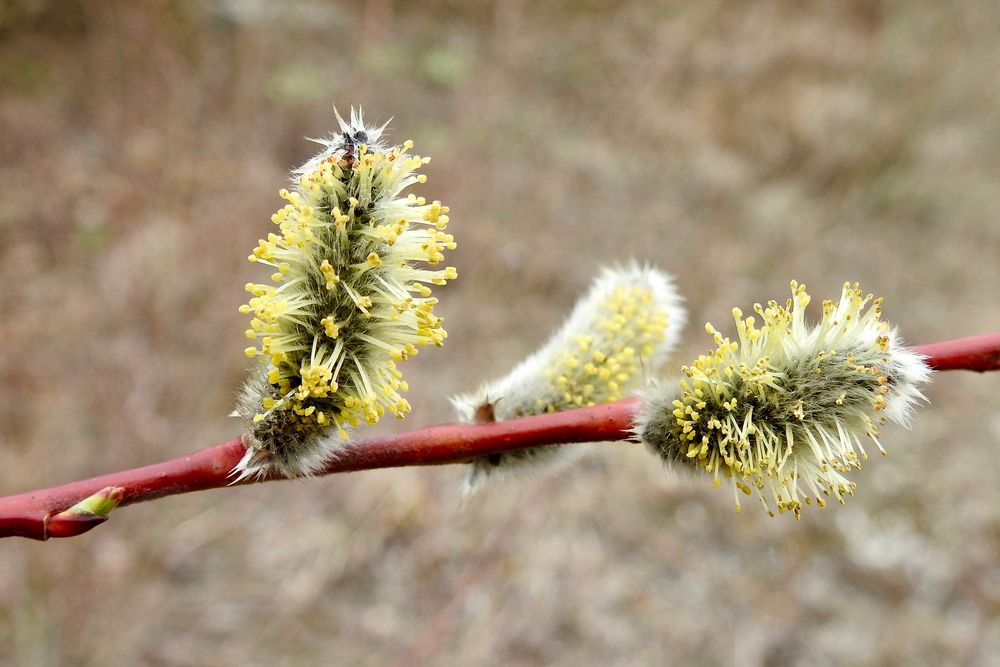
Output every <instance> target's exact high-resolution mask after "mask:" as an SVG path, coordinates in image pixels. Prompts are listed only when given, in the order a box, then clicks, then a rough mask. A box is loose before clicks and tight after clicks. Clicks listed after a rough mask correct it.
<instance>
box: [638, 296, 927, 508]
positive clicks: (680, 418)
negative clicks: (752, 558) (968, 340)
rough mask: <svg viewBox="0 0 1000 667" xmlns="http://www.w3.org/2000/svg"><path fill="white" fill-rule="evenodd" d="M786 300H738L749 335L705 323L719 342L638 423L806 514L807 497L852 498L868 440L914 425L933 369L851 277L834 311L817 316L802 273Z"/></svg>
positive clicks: (744, 485)
mask: <svg viewBox="0 0 1000 667" xmlns="http://www.w3.org/2000/svg"><path fill="white" fill-rule="evenodd" d="M791 287H792V298H791V299H789V300H788V301H787V303H786V304H785V306H783V307H782V306H779V305H778V304H777V303H776V302H774V301H770V302H768V304H767V306H766V307H764V306H761V305H760V304H756V305H755V306H754V311H755V312H756V313H757V315H758V316H759V317H760V318H761V320H762V324H761V327H760V328H757V326H756V319H755V318H754V317H753V316H750V317H747V318H744V317H743V314H742V313H741V312H740V310H739V309H738V308H734V309H733V318H734V319H735V321H736V329H737V333H738V336H739V341H738V342H737V341H730V339H728V338H723V337H722V334H720V333H719V332H718V331H717V330H716V329H715V328H714V327H713V326H712V325H711V324H707V325H706V326H705V328H706V331H708V333H709V334H711V335H712V336H713V337H714V339H715V343H716V345H717V346H718V347H717V348H716V349H715V350H714V351H712V352H710V353H708V354H707V355H704V356H701V357H698V359H697V360H696V361H695V362H694V364H693V365H692V366H689V367H684V368H683V371H684V373H685V374H686V375H687V378H686V379H684V380H681V381H680V383H679V385H674V386H670V385H663V386H660V387H659V388H657V389H655V390H653V391H652V392H650V395H649V396H648V399H647V401H646V403H645V405H644V407H643V408H642V410H641V411H640V413H639V415H638V417H637V420H636V430H637V432H638V434H639V436H640V437H641V438H642V440H643V441H644V442H646V443H647V445H648V446H649V447H650V448H651V449H652V450H653V451H655V452H656V453H657V454H659V455H660V456H661V457H662V458H663V459H664V460H666V461H668V462H670V463H673V464H676V465H678V466H680V467H690V468H693V469H696V470H700V471H702V472H703V473H706V474H708V475H710V476H711V477H712V479H713V483H714V485H715V486H719V485H720V484H721V482H722V480H721V478H722V477H726V478H728V479H729V483H730V484H731V486H732V489H733V495H734V497H735V499H736V509H737V511H739V510H740V501H739V494H740V493H743V494H746V495H750V494H751V493H756V495H757V497H758V498H759V500H760V502H761V504H762V505H763V506H764V509H765V510H767V511H768V512H769V513H771V514H772V515H773V513H774V510H777V511H778V512H785V511H791V512H793V513H794V514H795V516H796V517H798V516H799V515H800V512H801V509H802V505H803V502H804V503H805V504H807V505H808V504H811V503H812V502H813V501H814V500H815V502H816V504H817V505H818V506H820V507H823V506H825V504H826V499H827V498H829V497H833V498H836V499H837V500H838V501H840V502H843V501H844V498H845V496H848V495H853V493H854V489H855V484H854V483H853V482H851V481H849V480H848V479H847V476H846V475H847V474H848V473H849V471H850V470H851V469H854V468H860V467H861V461H863V460H865V459H866V458H867V455H866V451H865V448H864V444H863V441H871V443H872V444H874V446H875V447H876V448H878V450H879V451H881V452H882V453H883V454H884V453H885V450H884V449H882V444H881V443H880V442H879V432H878V427H879V425H880V424H882V423H883V422H884V421H886V420H889V421H893V422H896V423H899V424H904V425H906V424H907V423H908V421H909V416H910V413H911V411H912V408H913V406H914V404H915V403H916V402H917V401H918V400H920V399H922V398H923V395H922V394H921V393H920V391H919V389H918V386H919V385H920V384H922V383H924V382H926V381H927V380H928V378H929V376H930V372H931V371H930V369H929V368H928V367H927V365H926V364H925V363H924V362H923V358H922V357H920V356H919V355H917V354H915V353H913V352H911V351H909V350H907V349H906V348H905V347H903V344H902V341H901V340H900V337H899V334H898V333H897V331H896V329H894V328H892V327H890V326H889V324H888V323H886V322H883V321H880V319H879V318H880V316H881V305H882V299H881V298H877V299H873V297H872V295H870V294H869V295H867V296H864V295H863V294H862V292H861V290H860V289H859V286H858V284H857V283H854V284H853V285H851V284H847V283H845V284H844V287H843V292H842V294H841V298H840V302H839V303H833V302H831V301H824V302H823V319H822V320H821V321H820V323H819V324H818V325H816V326H809V325H807V324H806V323H805V320H804V312H805V308H806V306H807V305H808V304H809V295H808V294H807V293H806V291H805V286H804V285H799V284H798V283H796V282H794V281H793V282H792V284H791Z"/></svg>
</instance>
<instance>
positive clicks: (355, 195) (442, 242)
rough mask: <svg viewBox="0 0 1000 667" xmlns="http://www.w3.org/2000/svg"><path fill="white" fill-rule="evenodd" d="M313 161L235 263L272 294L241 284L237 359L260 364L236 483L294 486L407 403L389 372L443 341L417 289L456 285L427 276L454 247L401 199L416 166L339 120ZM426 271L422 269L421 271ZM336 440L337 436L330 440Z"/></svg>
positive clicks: (245, 395)
mask: <svg viewBox="0 0 1000 667" xmlns="http://www.w3.org/2000/svg"><path fill="white" fill-rule="evenodd" d="M337 118H338V120H339V122H340V132H339V133H337V134H334V135H333V136H331V137H330V138H329V139H321V140H318V142H319V143H320V144H321V145H322V146H323V150H322V151H321V152H320V154H319V155H317V156H316V157H314V158H313V159H311V160H309V161H308V162H307V163H306V164H305V165H303V166H302V167H300V168H299V169H297V170H295V171H294V172H293V190H292V191H288V190H284V189H283V190H282V191H281V193H280V194H281V197H282V198H283V199H285V200H286V202H287V204H286V205H285V206H283V207H282V208H281V209H279V210H278V212H277V213H275V214H274V215H273V216H272V217H271V221H272V222H273V223H274V225H275V226H276V230H275V231H273V232H271V233H270V234H268V235H267V237H266V238H265V239H261V241H260V242H259V243H258V245H257V247H256V248H254V251H253V254H252V255H250V257H249V259H250V261H251V262H255V263H257V264H262V265H264V266H267V267H270V269H271V270H272V271H273V273H272V274H271V282H272V284H257V283H250V284H248V285H247V287H246V289H247V291H249V292H250V293H251V294H252V295H253V297H252V298H251V299H250V300H249V303H247V304H246V305H244V306H243V307H241V309H240V312H243V313H246V314H249V315H252V319H251V320H250V328H249V329H247V330H246V336H247V338H249V339H250V340H253V341H254V342H255V344H254V345H253V346H252V347H248V348H247V349H246V353H247V355H248V356H250V357H251V358H256V359H257V360H258V361H259V362H261V363H260V365H259V367H258V370H257V371H256V372H254V373H252V374H251V377H250V379H249V380H248V381H247V383H246V385H245V386H244V389H243V392H242V394H241V396H240V400H239V404H238V408H237V410H238V413H239V414H240V415H242V416H243V417H244V418H246V420H247V422H248V426H249V433H248V437H247V439H246V444H247V453H246V456H245V457H244V459H243V460H242V461H241V462H240V464H239V465H238V466H237V469H236V471H235V472H236V473H238V474H239V475H240V476H241V477H246V476H251V475H260V474H264V473H267V472H271V471H277V472H280V473H282V474H284V475H287V476H297V475H307V474H310V473H312V472H315V471H317V470H319V469H320V468H321V467H322V466H323V463H324V461H326V460H327V459H328V458H329V457H330V456H332V455H334V454H336V452H337V451H338V450H339V449H340V448H341V447H342V446H343V442H344V441H346V440H347V438H348V433H347V431H348V429H350V428H353V427H355V426H358V425H359V424H361V423H368V424H374V423H375V422H377V421H378V420H379V419H380V418H381V417H382V416H383V415H384V414H385V413H387V412H388V413H390V414H392V415H394V416H396V417H399V418H402V417H403V416H404V415H405V414H406V413H408V412H409V410H410V404H409V403H408V402H407V401H406V399H405V398H403V396H402V394H403V393H405V392H406V390H407V384H406V382H405V381H404V380H403V379H402V374H401V373H400V371H399V370H397V368H396V363H397V362H401V361H403V360H405V359H407V358H409V357H411V356H413V355H414V354H416V353H417V351H418V348H420V347H423V346H426V345H436V346H440V345H442V344H443V342H444V339H445V337H446V335H447V334H446V332H445V330H444V328H443V327H442V326H441V323H442V321H443V320H442V318H441V317H439V316H437V315H435V314H434V306H435V305H436V303H437V299H436V298H434V297H432V296H431V285H444V284H445V283H446V282H447V281H448V280H451V279H453V278H455V277H456V276H457V272H456V270H455V268H454V267H444V268H433V267H435V266H437V265H439V264H440V263H441V262H442V261H443V260H444V252H445V251H446V250H451V249H454V248H455V241H454V238H453V237H452V236H451V234H447V233H445V231H444V230H445V228H446V226H447V224H448V216H447V215H446V214H447V213H448V207H446V206H442V205H441V202H439V201H433V202H427V201H425V200H424V198H423V197H420V196H417V195H416V194H413V193H410V194H406V193H405V192H406V191H407V190H408V189H409V188H410V187H411V186H414V185H417V184H422V183H424V182H425V181H426V180H427V179H426V176H424V175H422V174H418V173H417V171H418V170H419V169H420V168H421V167H422V166H423V165H424V164H426V163H427V162H429V161H430V158H428V157H420V156H419V155H414V154H412V153H411V152H410V151H411V149H412V148H413V142H412V141H409V140H407V141H404V142H403V143H402V144H400V145H398V146H391V145H388V144H387V143H385V142H384V140H383V130H384V129H385V126H384V125H383V126H381V127H378V126H367V125H365V123H364V119H363V118H362V116H361V113H360V112H358V113H355V112H354V110H353V109H352V110H351V117H350V120H349V121H345V120H344V119H342V118H340V116H339V115H338V116H337ZM427 267H432V268H427ZM338 436H339V437H338Z"/></svg>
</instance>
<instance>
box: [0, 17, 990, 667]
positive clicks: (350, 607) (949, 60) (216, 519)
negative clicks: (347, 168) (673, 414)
mask: <svg viewBox="0 0 1000 667" xmlns="http://www.w3.org/2000/svg"><path fill="white" fill-rule="evenodd" d="M998 37H1000V5H997V4H995V3H991V2H986V1H982V2H975V1H968V2H946V3H942V2H938V1H936V0H916V1H912V2H876V1H870V2H869V1H865V0H856V1H853V2H793V1H778V0H769V1H763V2H738V1H735V0H732V1H722V0H706V1H688V2H645V1H640V0H635V1H632V2H622V3H605V2H598V1H597V0H588V1H586V2H571V1H569V0H559V1H547V2H536V3H531V2H521V1H499V0H498V1H496V2H468V3H466V2H454V1H451V2H449V1H438V2H434V1H425V2H415V3H404V2H395V3H394V2H389V1H387V0H382V1H380V2H371V3H368V4H361V3H323V2H318V1H301V2H290V3H277V2H274V3H272V2H266V1H264V0H246V1H242V2H241V1H238V0H228V1H226V0H214V1H210V2H200V3H199V2H167V1H150V2H126V1H120V2H112V1H104V0H95V1H92V2H84V1H69V0H67V1H61V0H2V1H0V149H2V156H3V160H2V162H0V232H2V238H3V242H2V244H0V276H2V281H3V289H2V290H0V313H2V317H0V340H2V342H3V351H2V353H0V382H2V384H0V387H2V389H0V396H2V397H3V400H0V447H2V451H3V452H4V463H3V465H2V466H0V491H2V492H3V493H14V492H19V491H22V490H27V489H29V488H32V487H37V486H46V485H50V484H53V483H56V482H60V481H66V480H69V479H74V478H79V477H83V476H88V475H91V474H96V473H99V472H104V471H108V470H112V469H117V468H121V467H125V466H134V465H140V464H143V463H148V462H152V461H156V460H159V459H162V458H167V457H172V456H176V455H180V454H182V453H184V452H187V451H190V450H192V449H196V448H198V447H201V446H204V445H207V444H210V443H213V442H216V441H219V440H222V439H225V438H227V437H230V436H231V435H232V434H233V433H234V432H236V430H237V429H238V428H239V425H238V424H237V423H235V422H234V421H232V420H227V419H226V418H225V415H226V414H227V413H228V411H229V410H230V409H231V403H232V396H233V394H234V391H235V389H236V387H237V386H238V384H239V382H240V378H241V376H242V373H243V371H244V368H245V358H244V357H243V355H242V353H241V350H242V348H243V347H244V343H243V342H242V341H243V338H242V330H243V329H244V327H245V322H244V318H243V317H242V316H240V315H239V314H238V313H237V307H238V305H239V304H240V303H242V301H243V300H244V298H245V296H244V293H243V291H242V285H243V283H244V282H246V281H247V280H249V279H258V278H259V277H260V276H259V274H258V273H257V272H256V271H255V270H254V267H252V266H250V265H249V264H248V263H247V262H246V259H245V256H246V254H247V252H248V251H249V249H250V248H252V247H253V245H254V243H255V241H256V239H257V238H258V236H260V235H261V234H264V233H265V232H266V229H267V224H268V223H267V219H268V216H269V215H270V213H271V212H272V211H273V210H274V209H276V208H277V206H278V204H279V202H278V199H277V197H276V194H275V192H276V190H277V188H279V187H280V186H281V185H282V184H283V182H284V179H285V174H286V171H287V169H288V168H289V167H291V166H293V165H296V164H299V163H301V162H302V161H303V160H304V159H305V158H306V157H307V156H308V155H309V154H310V152H311V151H312V150H313V148H312V147H311V145H310V144H309V143H308V142H306V141H304V140H303V137H305V136H316V135H320V134H323V133H325V132H326V131H327V130H329V129H331V128H332V127H333V118H332V113H331V104H332V103H336V104H338V105H339V106H340V107H341V108H342V109H347V108H349V107H350V106H351V105H362V106H364V108H365V109H366V111H367V113H368V114H369V116H370V117H371V118H372V119H373V120H375V119H384V118H387V117H389V116H394V117H395V120H394V121H393V123H392V131H393V136H394V137H397V138H400V139H401V138H406V137H412V138H413V139H414V140H415V141H416V142H417V147H418V149H419V150H420V151H421V152H423V153H425V154H429V155H433V156H434V162H433V163H432V164H431V165H430V167H429V174H430V176H431V180H430V183H429V184H428V185H427V186H424V190H423V191H424V192H426V193H427V194H428V195H429V196H432V197H435V198H440V199H442V200H444V201H445V202H446V203H448V204H450V205H451V207H452V216H451V217H452V220H453V221H454V224H453V227H454V230H453V231H454V233H455V234H456V236H457V237H458V240H459V243H460V247H459V250H458V251H456V253H455V255H454V262H455V263H456V264H457V266H458V268H459V272H460V275H461V277H460V280H458V281H457V282H456V283H455V284H454V285H453V286H450V287H448V288H447V289H446V290H445V291H444V292H443V293H442V303H441V309H442V311H443V314H445V315H446V316H447V320H448V325H449V326H448V329H449V332H450V338H449V341H448V345H447V346H446V347H445V349H444V350H432V351H428V352H425V353H423V354H421V355H420V356H419V357H417V358H416V359H415V360H413V361H412V362H408V363H407V366H408V368H407V369H406V370H407V374H408V379H409V380H410V385H411V387H413V389H412V392H411V393H412V396H411V399H410V400H411V402H412V403H413V405H414V413H413V414H412V415H411V417H410V418H409V419H408V420H407V422H406V424H405V426H406V427H416V426H420V425H424V424H429V423H433V422H438V421H444V420H448V419H449V418H450V415H449V411H448V406H447V401H446V400H445V399H446V396H447V395H449V394H451V393H455V392H458V391H462V390H466V389H469V388H471V386H472V385H473V384H475V383H476V382H477V381H478V380H480V379H484V378H485V377H487V376H489V375H492V374H497V373H501V372H503V371H504V370H505V369H507V368H508V367H509V366H511V365H512V364H513V363H514V362H516V361H517V360H518V359H519V358H520V357H521V356H523V355H524V354H526V353H528V352H529V351H530V350H531V349H532V347H533V346H535V345H537V344H538V343H539V342H540V341H541V340H542V339H543V338H544V336H545V335H546V333H547V332H548V331H549V330H550V329H551V328H552V327H554V326H555V325H556V324H557V323H558V322H559V320H560V318H561V317H562V316H563V315H564V314H565V313H566V311H567V310H568V308H569V307H570V306H571V304H572V301H573V298H574V296H575V295H576V294H578V293H579V292H580V291H581V290H583V289H584V287H585V285H586V284H587V283H588V282H589V280H590V277H591V276H592V275H593V274H594V272H595V270H596V268H597V267H598V266H599V265H601V264H604V263H608V262H615V261H622V260H627V259H630V258H633V257H634V258H638V259H642V260H648V261H653V262H655V263H656V264H658V265H660V266H662V267H664V268H666V269H667V270H669V271H671V272H673V273H675V274H676V275H677V277H678V283H679V285H680V287H681V289H682V291H683V292H684V294H685V295H686V296H687V299H688V305H689V307H690V311H691V315H692V319H693V322H694V324H693V325H692V326H691V327H690V329H689V331H688V332H687V335H686V338H685V344H684V345H683V347H682V349H681V351H680V353H679V355H678V358H679V359H680V360H681V361H683V360H686V359H688V358H690V357H692V356H693V355H695V354H697V353H699V352H701V351H703V350H704V349H706V348H707V347H708V345H709V344H710V341H709V339H708V337H707V336H705V335H704V334H703V333H702V332H701V330H700V325H701V323H703V322H704V321H705V320H708V319H711V320H713V321H714V322H715V323H716V324H717V325H719V326H722V325H724V324H726V321H727V319H728V312H729V309H730V307H731V306H732V305H736V304H738V305H741V306H743V307H744V308H746V307H747V306H749V305H750V304H752V303H753V302H754V301H759V300H766V299H768V298H784V295H785V293H786V289H787V284H788V281H789V280H790V279H791V278H797V279H799V280H800V281H804V282H806V283H807V284H809V285H810V288H811V291H812V292H813V294H814V295H815V296H816V297H818V298H827V297H832V296H835V295H836V293H837V292H838V290H839V285H840V283H841V282H842V281H844V280H848V279H849V280H860V281H861V282H862V285H863V286H864V287H866V288H868V289H871V290H874V291H876V292H877V293H879V294H882V295H884V296H885V297H886V302H887V303H886V312H887V315H888V317H889V318H890V319H892V320H893V321H894V322H896V323H897V324H899V325H900V327H901V328H902V331H903V332H904V334H905V335H906V337H907V339H908V340H910V341H912V342H925V341H931V340H936V339H940V338H946V337H952V336H957V335H964V334H972V333H980V332H984V331H988V330H991V329H1000V303H998V285H1000V261H998V257H1000V39H998ZM998 382H1000V378H997V377H985V376H974V375H972V374H960V373H956V374H948V375H942V376H940V377H939V378H938V379H937V381H936V382H935V384H934V386H933V387H932V388H931V389H930V391H929V396H930V399H931V403H932V405H931V406H930V407H929V408H928V409H926V410H924V411H923V412H922V413H921V414H920V416H919V417H918V419H917V421H916V424H915V426H914V429H913V431H912V432H906V431H904V430H902V429H889V430H887V432H886V433H885V437H884V439H883V441H884V442H885V443H886V444H887V446H888V447H889V449H890V456H889V457H888V459H886V460H878V461H873V462H871V463H870V464H869V465H868V466H867V467H866V468H865V470H863V471H861V473H860V474H859V475H857V481H858V484H859V497H857V498H855V499H853V500H852V501H851V502H850V503H849V504H848V505H847V506H846V507H833V508H828V509H826V510H824V511H819V512H816V511H814V512H808V513H807V514H806V515H805V516H804V518H803V519H802V521H801V522H798V523H796V522H795V521H794V520H792V519H790V518H787V517H785V518H779V519H768V518H767V517H766V516H765V515H764V514H763V513H762V512H758V511H756V508H755V507H754V508H751V509H752V511H748V512H744V513H743V514H742V515H739V516H737V515H735V514H734V513H733V511H732V506H731V498H730V496H729V494H728V493H724V492H722V491H713V490H712V489H711V488H710V487H709V486H708V485H704V484H700V483H693V482H689V481H686V480H683V479H677V478H676V477H674V476H673V475H671V474H669V473H667V472H664V471H663V470H661V469H660V467H659V465H658V464H656V463H655V462H654V461H653V460H652V459H651V458H650V457H649V456H648V455H646V454H645V452H643V451H641V450H640V449H639V448H637V447H625V446H607V447H604V448H602V449H601V450H600V451H599V452H598V453H597V454H596V455H595V456H594V457H593V458H591V459H590V460H588V462H587V463H585V464H584V465H583V466H581V467H579V468H578V469H576V470H574V471H571V472H568V473H567V474H564V475H562V476H560V477H557V478H548V479H538V480H531V481H528V482H526V483H524V484H522V485H514V486H509V487H504V488H500V489H497V490H496V492H495V493H493V494H491V495H489V496H486V497H484V498H480V499H477V500H475V501H474V502H471V503H469V504H468V505H466V506H462V505H461V504H460V502H459V500H458V495H457V490H458V487H459V483H460V479H461V475H462V471H461V470H460V469H458V468H453V467H448V468H441V469H412V470H399V471H382V472H373V473H363V474H352V475H346V476H340V477H335V478H327V479H323V480H317V481H311V482H295V483H281V484H270V485H265V486H261V487H256V488H240V489H232V490H226V491H216V492H210V493H203V494H195V495H192V496H189V497H179V498H172V499H167V500H165V501H162V502H157V503H155V504H149V505H141V506H136V507H133V508H129V509H126V510H123V511H121V512H120V513H117V514H116V515H115V516H113V518H112V520H111V521H110V522H109V523H108V524H106V525H104V526H102V527H101V528H99V529H98V530H96V531H94V532H93V533H91V534H89V535H87V536H85V537H83V538H80V539H76V540H70V541H63V542H51V543H47V544H41V543H29V542H27V541H15V540H8V541H4V542H3V543H2V544H0V663H3V664H5V665H19V666H20V665H31V666H34V665H39V666H43V665H126V664H135V665H209V664H212V665H223V664H227V665H228V664H239V665H292V664H344V665H387V664H408V665H552V664H559V665H574V666H580V665H609V664H615V665H652V664H678V665H688V664H694V665H740V666H755V665H811V666H820V665H900V664H907V665H990V664H998V662H997V661H998V658H997V657H996V656H997V655H998V654H1000V618H998V613H1000V569H998V567H997V565H998V556H1000V553H998V550H1000V485H997V484H995V483H994V480H995V479H996V478H995V476H994V474H996V475H1000V457H998V456H997V455H996V452H997V449H998V446H1000V398H998V396H1000V391H998V387H1000V385H998ZM401 427H402V425H397V424H388V425H386V426H384V428H401ZM380 428H383V426H380Z"/></svg>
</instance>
